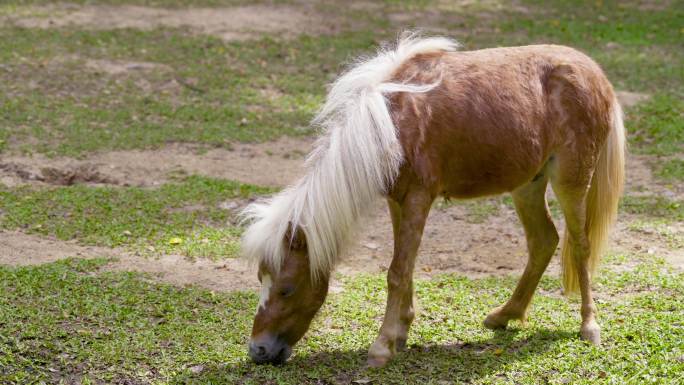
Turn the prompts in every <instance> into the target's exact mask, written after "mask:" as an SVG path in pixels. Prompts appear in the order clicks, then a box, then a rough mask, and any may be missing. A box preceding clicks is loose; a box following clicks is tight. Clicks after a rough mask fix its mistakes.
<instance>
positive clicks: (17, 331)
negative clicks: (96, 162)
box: [0, 256, 684, 384]
mask: <svg viewBox="0 0 684 385" xmlns="http://www.w3.org/2000/svg"><path fill="white" fill-rule="evenodd" d="M622 258H624V256H623V257H622ZM640 258H642V257H640ZM643 258H644V259H639V261H640V262H641V264H640V265H639V267H638V268H637V270H635V271H634V272H628V273H615V272H605V273H604V275H603V278H601V279H599V281H598V283H597V289H598V294H597V301H598V306H599V309H600V320H601V323H602V325H603V337H604V342H603V346H602V347H600V348H596V347H593V346H590V345H587V344H586V343H584V342H582V341H580V340H579V339H578V336H577V334H578V333H577V330H578V328H579V315H578V307H579V304H578V303H576V302H575V301H571V302H568V301H567V300H566V299H563V298H560V297H558V296H557V295H544V294H541V295H538V296H537V297H536V298H535V301H534V304H533V309H532V313H531V318H530V321H529V323H528V324H527V325H526V326H524V327H520V326H516V325H514V326H513V328H512V329H511V330H508V331H504V332H496V333H495V332H491V331H488V330H486V329H484V328H483V327H482V326H481V321H482V319H483V318H484V316H485V315H486V313H487V312H488V311H489V310H490V309H491V308H492V307H493V306H496V305H498V304H500V303H501V302H502V301H504V300H505V299H506V298H507V297H508V295H509V294H510V292H511V290H512V288H513V285H514V280H513V279H500V278H496V279H495V278H491V279H478V280H471V279H468V278H464V277H460V276H456V275H443V276H440V277H438V278H435V279H433V280H430V281H418V282H417V285H416V288H417V294H418V298H419V302H420V304H421V310H420V312H419V315H418V318H417V320H416V321H415V323H414V328H413V330H412V333H411V336H410V339H409V349H408V351H406V352H404V353H400V354H399V355H398V357H397V358H396V360H394V361H393V362H391V363H390V365H389V366H388V367H387V368H384V369H368V368H366V367H365V365H364V362H365V358H366V349H367V348H368V346H369V344H370V343H371V342H372V340H373V338H374V337H375V335H376V333H377V330H378V327H379V322H380V316H381V312H382V309H383V308H384V307H383V304H384V300H385V295H386V293H385V290H384V287H385V284H384V278H383V277H381V276H363V277H357V278H353V279H345V291H344V292H342V293H340V294H332V295H331V297H330V298H329V300H328V303H327V304H326V305H324V307H323V309H322V312H321V313H322V314H320V315H319V316H318V317H317V319H316V320H315V321H314V324H313V326H312V330H311V333H310V334H308V336H307V337H305V339H304V340H303V341H302V342H301V343H300V344H299V345H298V347H297V349H296V351H295V355H294V357H293V358H292V359H291V360H290V362H289V363H288V364H286V365H285V366H283V367H272V366H255V365H253V364H252V363H251V362H249V361H248V359H247V357H246V349H245V344H246V341H247V338H248V335H249V328H250V324H251V320H252V317H253V312H254V308H255V306H256V303H257V296H256V294H255V293H251V292H249V293H243V292H233V293H212V292H208V291H205V290H200V289H197V288H192V287H191V288H184V289H179V288H175V287H172V286H169V285H162V284H155V283H152V282H151V281H149V280H147V279H145V277H144V276H141V275H138V274H133V273H111V272H107V273H102V272H99V271H98V269H99V267H101V266H102V265H103V264H105V263H106V261H105V260H65V261H61V262H57V263H53V264H48V265H43V266H38V267H23V268H15V269H12V268H6V267H0V341H2V343H0V351H1V352H2V354H0V367H2V370H0V381H2V382H4V383H7V382H9V383H30V382H38V381H45V382H54V381H58V379H63V380H66V381H68V382H75V383H93V382H106V383H114V382H126V381H128V382H130V383H136V382H143V383H158V384H165V383H177V384H181V383H183V384H186V383H198V384H199V383H202V384H207V383H230V384H237V383H240V384H262V383H277V384H319V383H350V382H352V381H357V383H366V382H364V381H372V382H373V383H405V384H419V383H420V384H422V383H435V384H437V383H441V382H443V381H447V382H470V383H478V384H480V383H482V384H487V383H519V384H520V383H522V384H537V383H573V384H575V383H577V384H584V383H586V384H589V383H592V384H593V383H659V384H676V383H678V381H679V380H681V373H682V370H684V363H683V362H682V360H681V358H682V354H684V351H683V350H682V346H681V340H682V338H684V328H682V324H681V320H682V319H681V316H682V314H683V312H684V307H683V305H682V302H681V301H679V298H680V297H681V296H682V295H684V285H683V283H684V275H682V274H681V273H674V272H672V271H670V270H668V269H667V268H666V267H665V266H664V265H663V264H662V263H659V262H658V261H657V260H648V259H645V257H643ZM557 287H558V280H557V279H553V278H545V279H544V280H543V282H542V288H543V289H544V290H545V291H549V290H554V291H555V290H556V288H557ZM663 293H667V294H668V295H663Z"/></svg>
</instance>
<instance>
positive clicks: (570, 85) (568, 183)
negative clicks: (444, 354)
mask: <svg viewBox="0 0 684 385" xmlns="http://www.w3.org/2000/svg"><path fill="white" fill-rule="evenodd" d="M457 48H458V43H457V42H455V41H453V40H451V39H448V38H444V37H420V36H417V35H415V34H409V35H406V34H404V35H402V36H401V37H400V39H399V41H398V43H397V44H396V45H395V46H394V47H393V48H392V47H389V46H385V47H383V48H380V49H379V51H378V52H377V54H376V55H375V56H371V57H366V58H361V59H360V60H358V61H357V62H356V63H355V64H353V65H352V66H351V67H350V68H349V69H348V70H347V71H346V72H345V73H343V74H342V75H341V76H340V77H339V78H338V79H337V80H336V81H335V82H334V83H333V84H332V86H331V88H330V91H329V93H328V95H327V98H326V101H325V103H324V105H323V106H322V108H321V109H320V111H319V112H318V114H317V116H316V117H315V118H314V120H313V124H314V125H316V126H317V127H319V128H320V129H321V131H322V133H321V135H320V138H319V139H318V140H317V142H316V143H315V145H314V149H313V151H312V152H311V154H310V155H309V156H308V157H307V159H306V162H305V168H306V173H305V175H304V176H303V177H302V178H301V179H299V180H298V181H297V182H296V183H294V184H293V185H291V186H290V187H288V188H286V189H284V190H282V191H281V192H280V193H278V194H276V195H275V196H273V197H272V198H270V199H266V200H261V201H257V202H255V203H252V204H250V205H249V206H248V207H247V208H245V210H244V211H243V213H242V215H243V218H244V220H245V221H246V222H247V224H248V226H247V228H246V230H245V232H244V234H243V239H242V250H243V253H244V256H245V257H247V258H250V259H251V260H253V261H255V262H256V264H257V265H258V278H259V280H260V282H261V285H262V286H261V296H260V301H259V305H258V308H257V313H256V316H255V318H254V324H253V327H252V334H251V338H250V342H249V346H248V349H249V355H250V357H251V358H252V360H253V361H254V362H256V363H273V364H279V363H283V362H285V361H286V360H287V358H288V357H289V356H290V354H291V352H292V347H293V345H294V344H295V343H296V342H297V341H298V340H299V339H301V337H302V336H303V335H304V334H305V333H306V331H307V329H308V328H309V325H310V323H311V320H312V319H313V317H314V315H315V314H316V313H317V311H318V309H319V308H320V307H321V305H322V304H323V303H324V301H325V298H326V294H327V291H328V283H329V278H330V275H331V272H332V271H333V269H334V267H335V265H336V264H337V263H338V261H339V260H340V258H341V255H342V254H343V250H344V249H345V247H346V246H347V245H348V244H349V243H350V242H351V241H352V240H353V238H354V236H353V235H354V233H355V230H357V228H358V227H359V219H360V218H362V217H363V216H364V214H365V213H366V212H368V211H369V208H370V207H371V205H372V204H373V202H375V201H376V200H378V199H383V198H384V199H386V200H387V204H388V207H389V214H390V216H391V219H392V227H393V235H394V251H393V258H392V262H391V265H390V267H389V270H388V273H387V285H388V297H387V307H386V310H385V315H384V320H383V322H382V325H381V327H380V331H379V335H378V337H377V339H376V340H375V342H374V343H373V344H372V345H371V346H370V349H369V352H368V364H369V365H371V366H375V367H378V366H383V365H385V364H386V363H387V362H388V361H389V360H390V359H391V358H392V357H393V356H394V355H395V354H396V352H397V351H399V350H401V349H403V348H404V347H405V345H406V340H407V336H408V332H409V328H410V326H411V323H412V321H413V319H414V316H415V314H414V313H415V311H414V304H413V301H414V299H413V297H414V295H413V278H412V275H413V269H414V263H415V259H416V255H417V253H418V248H419V245H420V241H421V237H422V234H423V228H424V225H425V221H426V218H427V216H428V212H429V211H430V208H431V206H432V204H433V201H434V200H435V199H436V198H437V197H439V196H443V197H445V198H455V199H467V198H474V197H481V196H487V195H495V194H501V193H507V192H508V193H510V194H511V195H512V197H513V202H514V204H515V209H516V212H517V214H518V216H519V218H520V220H521V222H522V225H523V227H524V230H525V235H526V241H527V248H528V254H529V256H528V262H527V265H526V267H525V270H524V272H523V273H522V276H521V277H520V280H519V282H518V284H517V286H516V288H515V290H514V292H513V294H512V295H511V297H510V299H509V300H508V301H507V302H506V303H505V304H503V305H502V306H500V307H498V308H495V309H493V310H492V311H491V313H489V315H487V317H486V318H485V319H484V326H485V327H487V328H491V329H499V328H505V327H506V325H507V324H508V322H509V321H510V320H523V321H524V320H526V318H527V313H528V307H529V305H530V301H531V299H532V296H533V294H534V292H535V290H536V287H537V285H538V283H539V280H540V278H541V276H542V274H543V272H544V271H545V269H546V267H547V265H548V264H549V261H550V259H551V257H552V256H553V254H554V253H555V250H556V247H557V245H558V242H559V236H558V232H557V230H556V227H555V226H554V223H553V221H552V220H551V217H550V215H549V210H548V205H547V201H546V194H545V193H546V190H547V185H548V184H551V186H552V189H553V191H554V193H555V195H556V197H557V200H558V202H559V204H560V207H561V208H562V212H563V215H564V217H565V223H566V230H565V236H564V240H563V246H562V252H561V254H562V257H561V263H562V283H563V289H564V293H565V294H568V295H569V294H572V293H576V292H577V291H579V292H580V294H581V316H582V322H581V326H580V336H581V338H582V339H584V340H587V341H589V342H591V343H593V344H600V327H599V325H598V323H597V321H596V307H595V305H594V301H593V299H592V289H591V280H592V276H593V275H594V272H595V270H596V266H597V263H598V261H599V256H600V255H601V253H602V251H603V249H604V247H605V244H606V241H607V238H608V233H609V231H610V229H611V226H612V225H613V223H614V222H615V219H616V212H617V204H618V200H619V197H620V195H621V193H622V186H623V180H624V157H625V133H624V127H623V121H622V110H621V107H620V105H619V103H618V102H617V99H616V97H615V93H614V91H613V88H612V86H611V84H610V82H609V81H608V80H607V78H606V76H605V75H604V74H603V72H602V70H601V68H600V67H599V65H597V64H596V63H595V62H594V61H593V60H592V59H590V58H589V57H587V56H586V55H584V54H583V53H581V52H578V51H577V50H575V49H572V48H569V47H564V46H558V45H531V46H522V47H506V48H491V49H483V50H477V51H458V49H457Z"/></svg>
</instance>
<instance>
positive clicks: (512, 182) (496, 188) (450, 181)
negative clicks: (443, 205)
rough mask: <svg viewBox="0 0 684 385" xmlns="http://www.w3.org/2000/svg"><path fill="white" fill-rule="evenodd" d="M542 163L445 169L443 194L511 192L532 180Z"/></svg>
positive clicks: (473, 195)
mask: <svg viewBox="0 0 684 385" xmlns="http://www.w3.org/2000/svg"><path fill="white" fill-rule="evenodd" d="M539 168H540V165H537V164H530V165H529V167H527V168H524V169H516V168H512V167H505V168H491V169H489V170H488V169H487V168H481V167H478V168H474V169H462V168H461V169H453V168H452V169H451V170H445V173H443V174H442V175H443V178H444V180H443V181H442V186H443V191H442V194H443V195H444V196H446V197H452V198H460V199H467V198H477V197H481V196H487V195H498V194H503V193H505V192H510V191H513V190H515V189H516V188H518V187H519V186H522V185H524V184H526V183H528V182H529V181H531V180H532V179H533V178H534V176H535V175H536V173H537V170H538V169H539Z"/></svg>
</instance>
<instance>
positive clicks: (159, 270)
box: [0, 231, 258, 291]
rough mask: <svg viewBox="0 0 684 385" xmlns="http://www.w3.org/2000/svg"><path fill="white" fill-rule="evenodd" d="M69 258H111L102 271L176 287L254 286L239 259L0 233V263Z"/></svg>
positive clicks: (253, 277)
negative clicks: (152, 253)
mask: <svg viewBox="0 0 684 385" xmlns="http://www.w3.org/2000/svg"><path fill="white" fill-rule="evenodd" d="M69 257H77V258H100V257H102V258H112V261H111V262H110V263H108V264H107V265H106V266H105V267H103V270H105V271H138V272H143V273H148V274H149V276H150V277H151V278H153V279H155V280H159V281H161V282H166V283H170V284H173V285H178V286H186V285H191V284H192V285H198V286H200V287H203V288H206V289H209V290H216V291H231V290H238V289H250V288H255V287H257V286H258V281H257V280H256V275H255V274H250V272H251V268H250V266H249V265H248V264H247V263H245V261H243V260H239V259H227V260H222V261H211V260H208V259H198V260H196V261H190V260H188V259H187V258H185V257H183V256H179V255H164V256H161V257H159V258H151V257H150V258H146V257H143V256H138V255H134V254H132V253H129V252H127V251H125V250H121V249H109V248H106V247H95V246H82V245H79V244H77V243H75V242H67V241H61V240H57V239H54V238H51V237H41V236H37V235H29V234H24V233H21V232H11V231H5V232H0V265H12V266H27V265H40V264H43V263H49V262H54V261H57V260H60V259H64V258H69Z"/></svg>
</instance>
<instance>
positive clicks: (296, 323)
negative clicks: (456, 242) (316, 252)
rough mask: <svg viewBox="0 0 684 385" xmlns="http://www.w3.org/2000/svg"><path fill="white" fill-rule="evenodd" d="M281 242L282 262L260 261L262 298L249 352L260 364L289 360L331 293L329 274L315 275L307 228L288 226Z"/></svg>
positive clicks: (255, 319) (259, 274)
mask: <svg viewBox="0 0 684 385" xmlns="http://www.w3.org/2000/svg"><path fill="white" fill-rule="evenodd" d="M282 242H283V245H282V247H283V255H282V258H281V261H280V266H273V265H272V263H269V262H267V260H262V261H261V262H260V263H259V273H258V276H259V280H260V281H261V298H260V300H259V305H258V307H257V314H256V317H255V318H254V325H253V326H252V337H251V339H250V341H249V356H250V357H251V358H252V360H254V362H256V363H259V364H260V363H272V364H281V363H284V362H285V361H286V360H287V358H288V357H289V356H290V354H291V352H292V347H293V346H294V344H295V343H297V341H299V340H300V339H301V338H302V336H303V335H304V333H306V331H307V330H308V329H309V325H310V324H311V320H312V319H313V317H314V315H315V314H316V312H317V311H318V309H319V308H320V307H321V305H323V302H324V301H325V297H326V295H327V293H328V276H327V275H325V276H320V277H316V279H312V276H311V270H310V262H309V256H308V252H307V244H306V236H305V235H304V232H303V231H301V229H299V228H298V227H297V228H296V229H294V230H292V229H289V230H288V231H287V232H286V233H285V236H284V237H283V239H282Z"/></svg>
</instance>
